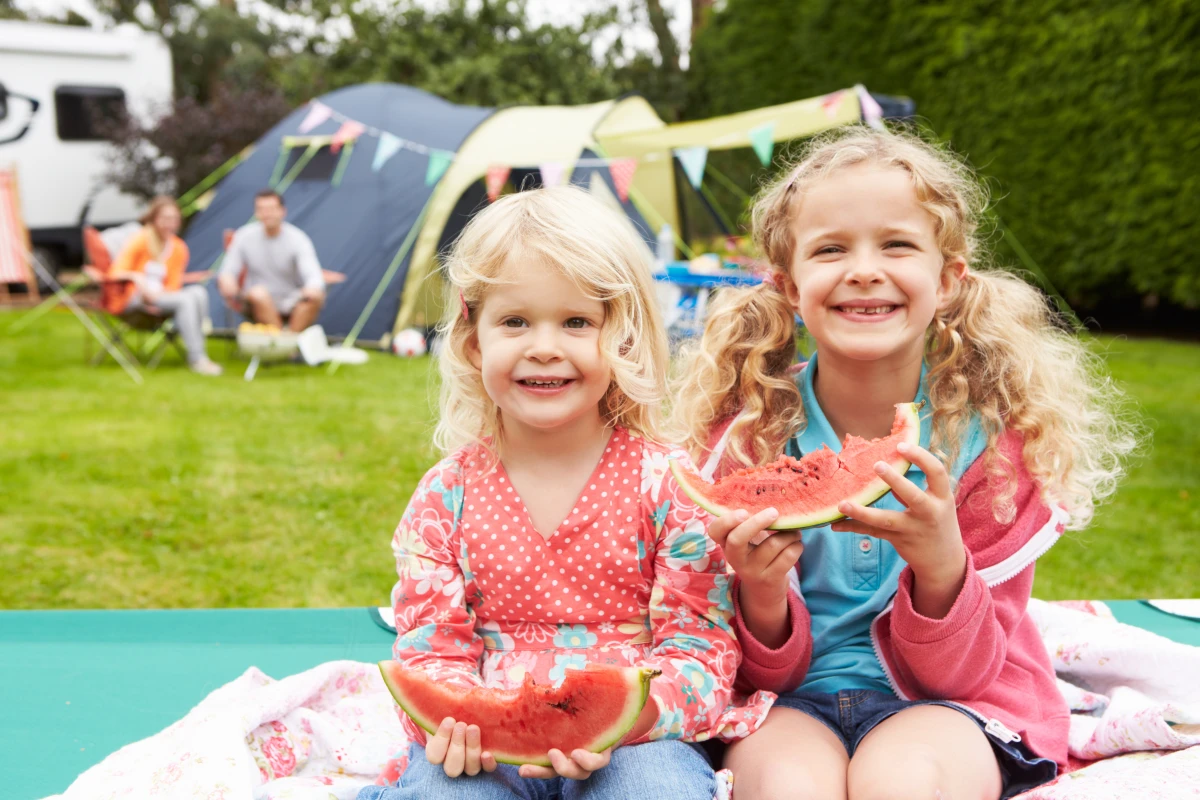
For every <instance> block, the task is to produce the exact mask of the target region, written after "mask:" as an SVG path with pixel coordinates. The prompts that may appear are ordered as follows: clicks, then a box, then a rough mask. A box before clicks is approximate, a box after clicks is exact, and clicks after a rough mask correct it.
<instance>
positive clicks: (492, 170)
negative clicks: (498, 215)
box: [487, 164, 512, 203]
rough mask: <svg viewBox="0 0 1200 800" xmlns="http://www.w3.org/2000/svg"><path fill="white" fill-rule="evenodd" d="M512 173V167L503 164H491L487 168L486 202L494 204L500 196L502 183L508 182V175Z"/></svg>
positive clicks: (502, 187) (502, 188)
mask: <svg viewBox="0 0 1200 800" xmlns="http://www.w3.org/2000/svg"><path fill="white" fill-rule="evenodd" d="M510 172H512V167H509V166H505V165H504V164H493V165H492V166H490V167H488V171H487V196H488V202H492V203H494V202H495V201H496V198H497V197H499V196H500V192H502V191H503V190H504V182H505V181H507V180H508V173H510Z"/></svg>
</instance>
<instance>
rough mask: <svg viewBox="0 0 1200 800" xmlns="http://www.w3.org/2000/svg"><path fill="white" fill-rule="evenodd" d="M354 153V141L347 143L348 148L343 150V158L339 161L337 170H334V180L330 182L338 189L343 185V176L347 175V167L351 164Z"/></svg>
mask: <svg viewBox="0 0 1200 800" xmlns="http://www.w3.org/2000/svg"><path fill="white" fill-rule="evenodd" d="M353 152H354V140H353V139H351V140H350V141H348V142H346V146H345V147H344V148H342V157H341V158H339V159H338V165H337V169H336V170H334V173H333V180H331V181H330V183H332V184H333V185H334V187H335V188H336V187H338V186H340V185H341V183H342V176H343V175H345V174H346V165H347V164H349V163H350V155H351V154H352V153H353Z"/></svg>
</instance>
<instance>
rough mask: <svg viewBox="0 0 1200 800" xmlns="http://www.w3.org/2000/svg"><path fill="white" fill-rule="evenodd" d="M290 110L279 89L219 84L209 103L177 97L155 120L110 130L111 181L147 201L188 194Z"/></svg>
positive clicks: (128, 121)
mask: <svg viewBox="0 0 1200 800" xmlns="http://www.w3.org/2000/svg"><path fill="white" fill-rule="evenodd" d="M291 109H292V106H291V104H290V103H289V102H288V101H287V100H286V99H285V98H284V96H283V94H282V93H281V92H280V91H278V90H275V89H253V88H251V89H243V88H239V87H230V86H225V85H224V84H219V85H218V86H217V87H216V89H214V90H213V93H212V96H211V97H209V98H208V99H207V100H206V101H204V102H201V101H200V100H198V99H196V98H194V97H189V96H186V95H185V96H183V97H178V98H176V99H175V100H174V102H172V103H171V104H170V106H169V107H168V108H167V109H165V110H163V111H164V113H162V114H161V116H159V117H158V118H157V119H155V120H153V121H150V122H146V121H142V120H138V119H134V118H131V117H126V118H125V119H123V120H120V121H119V122H117V123H116V124H114V125H111V126H110V127H109V128H108V130H107V131H106V133H107V136H108V138H109V139H110V140H111V141H112V143H113V149H114V158H113V160H112V162H111V164H110V167H109V171H108V175H107V178H108V181H109V182H110V183H111V184H112V185H114V186H116V187H118V188H119V189H121V190H122V191H125V192H128V193H130V194H132V195H135V196H137V197H141V198H143V199H147V200H148V199H150V198H151V197H153V196H154V195H156V194H176V193H177V192H180V191H185V190H187V189H189V188H190V187H192V186H195V185H196V184H197V183H199V182H200V181H201V180H203V179H204V178H205V177H206V176H208V175H209V174H211V173H212V172H213V171H214V170H216V169H217V167H219V166H221V165H222V164H224V163H225V162H226V161H227V160H228V159H229V158H230V157H232V156H234V155H235V154H237V153H238V152H240V151H241V150H242V149H243V148H245V147H246V146H247V145H249V144H252V143H253V142H254V141H256V140H257V139H258V137H259V136H261V135H262V133H263V132H264V131H265V130H267V129H268V128H270V127H271V126H272V125H274V124H275V123H276V122H278V121H279V120H280V119H282V118H283V117H284V116H286V115H287V114H288V112H289V111H291Z"/></svg>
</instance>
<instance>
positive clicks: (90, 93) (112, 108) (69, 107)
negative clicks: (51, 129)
mask: <svg viewBox="0 0 1200 800" xmlns="http://www.w3.org/2000/svg"><path fill="white" fill-rule="evenodd" d="M54 115H55V118H56V119H57V120H58V138H59V139H61V140H62V141H64V142H96V141H103V140H104V139H106V138H107V137H106V136H104V135H103V129H104V127H105V123H110V122H116V121H118V120H120V119H121V118H122V117H123V116H125V92H124V91H123V90H122V89H119V88H117V87H116V86H59V87H58V88H57V89H55V90H54Z"/></svg>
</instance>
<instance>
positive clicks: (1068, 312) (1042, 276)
mask: <svg viewBox="0 0 1200 800" xmlns="http://www.w3.org/2000/svg"><path fill="white" fill-rule="evenodd" d="M991 214H992V217H993V218H995V220H996V225H997V227H999V228H1000V233H1001V234H1002V235H1003V236H1004V238H1005V240H1007V241H1008V244H1009V246H1011V247H1012V249H1013V252H1015V253H1016V254H1017V258H1019V259H1021V263H1022V264H1024V265H1025V268H1026V269H1028V270H1029V271H1030V272H1032V273H1033V274H1034V275H1035V276H1037V279H1038V282H1039V283H1041V284H1042V289H1043V290H1044V291H1045V292H1046V293H1047V294H1049V295H1050V297H1052V298H1053V299H1054V305H1056V306H1057V307H1058V311H1059V313H1060V314H1062V315H1063V316H1066V317H1069V318H1070V320H1071V323H1072V325H1073V326H1074V328H1075V330H1076V331H1081V330H1084V325H1083V323H1082V322H1080V320H1079V317H1078V316H1077V315H1076V314H1075V310H1074V309H1073V308H1071V304H1070V303H1068V302H1067V299H1066V298H1065V297H1063V296H1062V295H1061V294H1059V293H1058V289H1056V288H1055V287H1054V284H1053V283H1051V282H1050V278H1049V277H1048V276H1047V275H1046V273H1045V272H1043V271H1042V268H1041V267H1040V266H1038V263H1037V262H1036V261H1034V260H1033V257H1032V256H1031V255H1029V253H1028V251H1026V250H1025V246H1024V245H1022V244H1021V242H1020V240H1019V239H1017V235H1016V234H1015V233H1013V232H1012V230H1010V229H1009V227H1008V226H1007V225H1005V224H1004V220H1002V219H1000V215H999V214H997V213H996V212H995V211H992V212H991Z"/></svg>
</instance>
